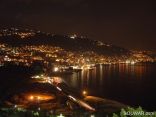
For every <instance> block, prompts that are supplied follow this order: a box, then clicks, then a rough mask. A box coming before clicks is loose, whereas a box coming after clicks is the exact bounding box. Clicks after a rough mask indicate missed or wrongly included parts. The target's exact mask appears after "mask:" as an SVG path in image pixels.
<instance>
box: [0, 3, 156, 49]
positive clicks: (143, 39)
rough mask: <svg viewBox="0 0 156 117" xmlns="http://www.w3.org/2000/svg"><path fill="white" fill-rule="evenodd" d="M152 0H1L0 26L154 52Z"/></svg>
mask: <svg viewBox="0 0 156 117" xmlns="http://www.w3.org/2000/svg"><path fill="white" fill-rule="evenodd" d="M153 1H154V0H153ZM153 1H152V0H122V1H121V0H120V1H119V0H0V27H1V28H5V27H10V26H13V27H27V28H32V29H39V30H41V31H45V32H51V33H55V34H65V35H66V34H77V35H83V36H87V37H89V38H92V39H97V40H102V41H104V42H108V43H112V44H115V45H119V46H123V47H126V48H131V49H138V50H141V49H144V50H154V51H156V7H155V3H154V2H153Z"/></svg>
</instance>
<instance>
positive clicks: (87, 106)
mask: <svg viewBox="0 0 156 117" xmlns="http://www.w3.org/2000/svg"><path fill="white" fill-rule="evenodd" d="M44 80H45V81H46V82H47V83H49V84H51V85H53V86H54V87H55V88H56V89H57V90H58V91H61V92H62V93H64V94H65V95H66V96H67V97H68V99H70V100H71V101H73V102H75V103H77V104H78V105H79V106H80V107H82V108H85V109H86V110H88V111H95V108H93V107H92V106H90V105H89V104H87V103H86V102H84V101H83V100H81V99H79V98H78V97H75V96H73V95H71V94H69V92H68V91H66V90H65V89H62V88H61V87H59V86H58V85H57V84H56V83H54V81H53V79H51V78H49V77H45V78H44Z"/></svg>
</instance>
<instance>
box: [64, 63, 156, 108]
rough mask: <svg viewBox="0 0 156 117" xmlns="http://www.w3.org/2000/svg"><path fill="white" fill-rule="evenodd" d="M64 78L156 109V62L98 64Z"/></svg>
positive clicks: (103, 94) (105, 95) (93, 92)
mask: <svg viewBox="0 0 156 117" xmlns="http://www.w3.org/2000/svg"><path fill="white" fill-rule="evenodd" d="M63 79H64V80H65V81H66V82H67V84H69V85H70V86H71V87H73V88H74V89H77V90H84V89H85V90H87V91H88V93H89V95H94V96H99V97H103V98H108V99H113V100H116V101H119V102H122V103H125V104H128V105H131V106H136V107H137V106H139V105H140V106H142V107H143V108H144V109H147V110H150V111H152V110H156V64H140V65H126V64H120V65H97V66H96V68H95V69H93V70H83V71H81V72H79V73H74V74H72V75H66V76H64V77H63Z"/></svg>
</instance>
